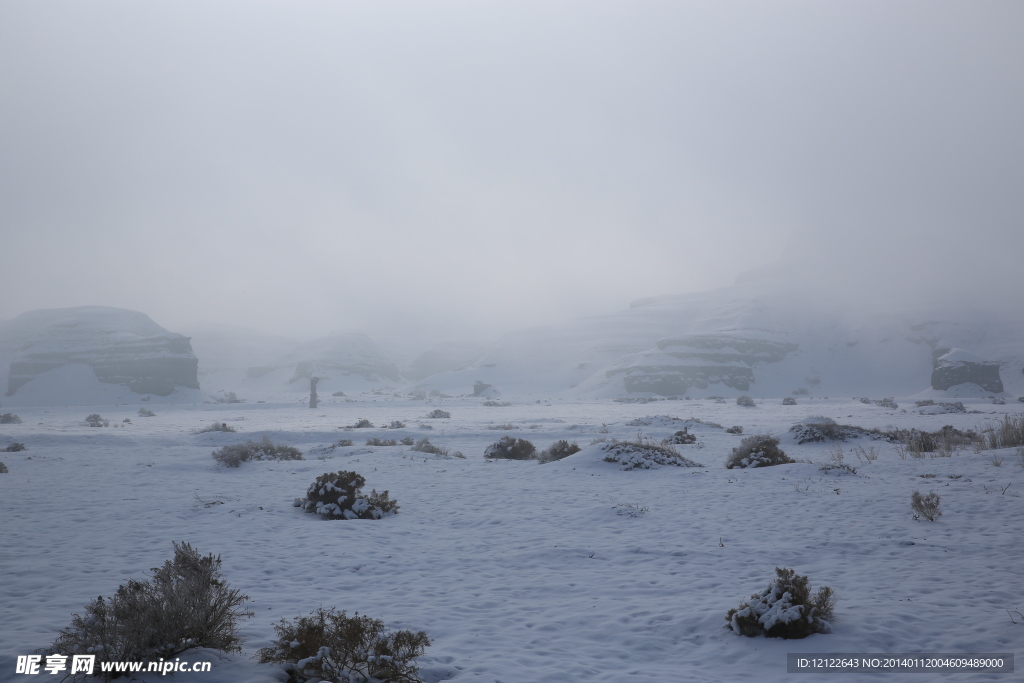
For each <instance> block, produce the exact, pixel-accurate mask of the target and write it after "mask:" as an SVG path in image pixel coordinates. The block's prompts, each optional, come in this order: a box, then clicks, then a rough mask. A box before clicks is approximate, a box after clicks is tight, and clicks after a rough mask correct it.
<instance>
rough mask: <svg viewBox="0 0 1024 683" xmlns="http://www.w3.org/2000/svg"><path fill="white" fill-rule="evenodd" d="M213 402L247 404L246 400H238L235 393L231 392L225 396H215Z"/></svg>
mask: <svg viewBox="0 0 1024 683" xmlns="http://www.w3.org/2000/svg"><path fill="white" fill-rule="evenodd" d="M213 400H214V401H216V402H217V403H245V400H244V399H241V398H238V396H236V395H235V392H233V391H229V392H227V393H226V394H224V395H223V396H214V398H213Z"/></svg>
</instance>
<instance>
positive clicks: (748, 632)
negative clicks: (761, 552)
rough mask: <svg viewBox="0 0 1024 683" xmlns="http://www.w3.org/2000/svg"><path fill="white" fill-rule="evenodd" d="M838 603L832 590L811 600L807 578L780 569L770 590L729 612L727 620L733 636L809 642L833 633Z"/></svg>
mask: <svg viewBox="0 0 1024 683" xmlns="http://www.w3.org/2000/svg"><path fill="white" fill-rule="evenodd" d="M835 600H836V598H835V592H834V591H833V590H832V589H831V588H829V587H828V586H823V587H821V588H819V589H818V590H817V592H816V593H815V594H814V595H813V596H811V587H810V583H809V582H808V580H807V577H806V576H798V575H797V573H796V571H795V570H793V569H784V568H782V567H776V568H775V578H774V579H772V580H771V582H770V583H769V584H768V587H767V588H766V589H764V590H763V591H761V592H759V593H754V594H753V595H752V596H750V601H749V602H744V603H742V604H740V606H739V607H736V608H733V609H731V610H729V613H728V614H726V615H725V620H726V621H727V622H729V628H730V629H732V631H733V633H736V634H738V635H742V636H760V635H763V636H767V637H768V638H806V637H807V636H809V635H811V634H812V633H829V632H830V631H831V630H832V625H831V621H832V619H833V618H834V612H835Z"/></svg>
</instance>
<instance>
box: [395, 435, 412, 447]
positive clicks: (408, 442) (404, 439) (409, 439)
mask: <svg viewBox="0 0 1024 683" xmlns="http://www.w3.org/2000/svg"><path fill="white" fill-rule="evenodd" d="M398 443H400V444H402V445H403V446H411V445H413V444H414V443H416V440H415V439H413V438H412V437H411V436H403V437H402V439H401V440H400V441H399V442H398Z"/></svg>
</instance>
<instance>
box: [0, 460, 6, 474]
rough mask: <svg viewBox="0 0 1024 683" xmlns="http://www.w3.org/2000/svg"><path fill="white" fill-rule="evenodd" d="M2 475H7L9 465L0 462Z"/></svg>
mask: <svg viewBox="0 0 1024 683" xmlns="http://www.w3.org/2000/svg"><path fill="white" fill-rule="evenodd" d="M0 474H7V465H5V464H3V463H2V462H0Z"/></svg>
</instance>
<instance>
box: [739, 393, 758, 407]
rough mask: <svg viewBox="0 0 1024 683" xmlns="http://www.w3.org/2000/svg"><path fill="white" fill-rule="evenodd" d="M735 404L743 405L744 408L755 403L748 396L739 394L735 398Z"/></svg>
mask: <svg viewBox="0 0 1024 683" xmlns="http://www.w3.org/2000/svg"><path fill="white" fill-rule="evenodd" d="M736 405H738V406H743V407H744V408H753V407H754V405H755V404H754V399H752V398H750V397H749V396H740V397H739V398H737V399H736Z"/></svg>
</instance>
